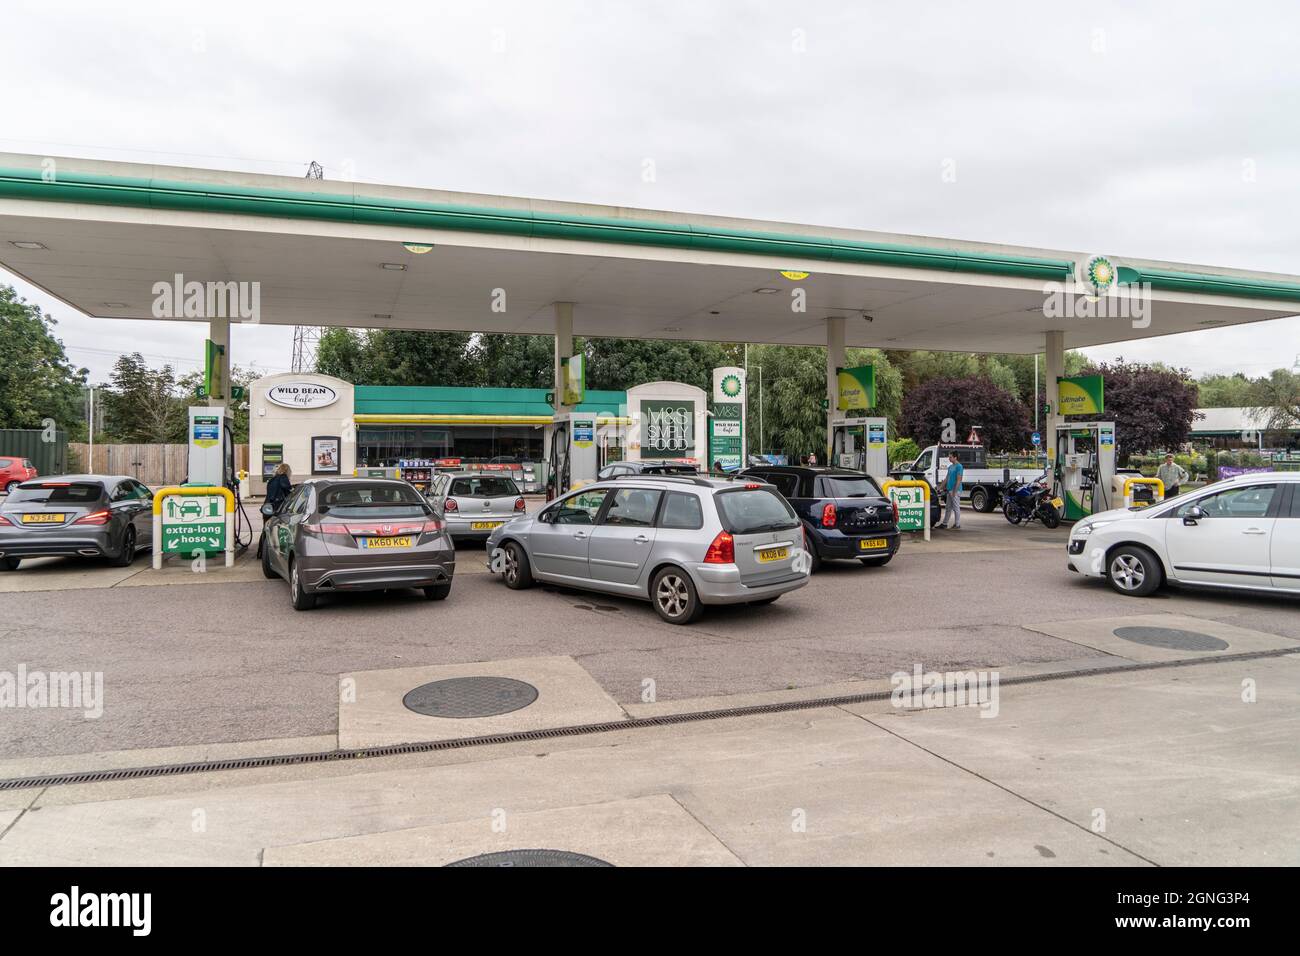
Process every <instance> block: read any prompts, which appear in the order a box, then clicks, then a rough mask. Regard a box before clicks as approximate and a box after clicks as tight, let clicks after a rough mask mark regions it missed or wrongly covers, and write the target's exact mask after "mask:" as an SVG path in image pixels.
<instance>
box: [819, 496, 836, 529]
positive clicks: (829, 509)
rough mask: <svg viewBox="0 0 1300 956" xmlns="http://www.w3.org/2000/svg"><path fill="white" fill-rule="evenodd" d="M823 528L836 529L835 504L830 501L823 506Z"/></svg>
mask: <svg viewBox="0 0 1300 956" xmlns="http://www.w3.org/2000/svg"><path fill="white" fill-rule="evenodd" d="M822 527H823V528H833V527H835V502H833V501H828V502H826V504H824V505H822Z"/></svg>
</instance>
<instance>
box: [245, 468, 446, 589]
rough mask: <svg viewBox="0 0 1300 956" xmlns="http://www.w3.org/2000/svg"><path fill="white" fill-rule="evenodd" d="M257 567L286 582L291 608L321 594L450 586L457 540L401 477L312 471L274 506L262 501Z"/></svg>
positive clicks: (443, 587)
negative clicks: (327, 475) (322, 474)
mask: <svg viewBox="0 0 1300 956" xmlns="http://www.w3.org/2000/svg"><path fill="white" fill-rule="evenodd" d="M262 517H263V518H264V519H265V523H264V524H263V525H262V540H261V543H260V545H259V547H258V550H259V551H260V553H261V557H262V574H263V575H265V576H266V577H268V578H277V577H283V578H285V579H287V580H288V582H289V599H290V601H292V603H293V606H294V608H295V609H296V610H299V611H307V610H310V609H311V608H313V607H315V605H316V599H317V597H319V596H320V595H321V594H332V593H336V592H343V591H378V590H386V589H390V588H420V589H422V590H423V591H424V595H425V597H427V598H428V599H429V600H431V601H441V600H443V599H445V598H446V597H447V595H448V594H450V593H451V579H452V575H454V574H455V572H456V547H455V545H453V544H452V542H451V538H449V537H448V536H447V531H446V528H445V527H444V526H443V523H442V519H441V518H439V517H438V515H437V514H435V513H434V510H433V508H432V507H430V505H429V503H428V502H427V501H425V500H424V498H423V497H422V496H421V495H420V493H419V492H418V491H416V490H415V488H414V487H413V486H412V485H410V484H408V483H407V482H405V481H396V480H393V479H381V478H313V479H309V480H307V481H304V482H303V483H302V484H300V485H296V486H295V487H294V489H293V491H292V493H290V495H289V497H288V498H286V499H285V500H284V501H283V502H282V503H281V504H280V507H279V509H278V510H275V511H273V510H271V506H270V505H262Z"/></svg>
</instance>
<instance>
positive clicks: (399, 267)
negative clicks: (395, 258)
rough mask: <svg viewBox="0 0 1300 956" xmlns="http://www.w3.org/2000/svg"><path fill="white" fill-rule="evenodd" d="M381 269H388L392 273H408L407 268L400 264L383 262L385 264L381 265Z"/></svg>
mask: <svg viewBox="0 0 1300 956" xmlns="http://www.w3.org/2000/svg"><path fill="white" fill-rule="evenodd" d="M380 268H381V269H387V270H389V271H390V272H405V271H406V266H404V265H402V264H401V263H400V262H383V263H380Z"/></svg>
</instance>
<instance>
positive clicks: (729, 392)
mask: <svg viewBox="0 0 1300 956" xmlns="http://www.w3.org/2000/svg"><path fill="white" fill-rule="evenodd" d="M721 388H722V394H723V395H726V396H727V398H739V397H740V378H739V377H738V376H735V375H724V376H723V378H722V384H721Z"/></svg>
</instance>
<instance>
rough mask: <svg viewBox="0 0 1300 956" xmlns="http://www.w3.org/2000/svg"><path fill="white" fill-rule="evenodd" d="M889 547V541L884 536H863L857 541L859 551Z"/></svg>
mask: <svg viewBox="0 0 1300 956" xmlns="http://www.w3.org/2000/svg"><path fill="white" fill-rule="evenodd" d="M887 547H889V542H888V541H887V540H885V539H884V538H863V539H862V540H861V541H859V542H858V550H859V551H875V550H876V549H878V548H887Z"/></svg>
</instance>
